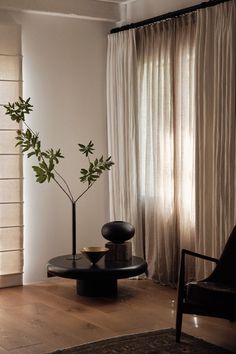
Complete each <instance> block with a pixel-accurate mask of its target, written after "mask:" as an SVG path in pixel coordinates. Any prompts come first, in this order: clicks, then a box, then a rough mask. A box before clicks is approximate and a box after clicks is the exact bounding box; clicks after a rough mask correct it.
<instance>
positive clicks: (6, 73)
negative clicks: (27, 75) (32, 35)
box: [0, 23, 23, 287]
mask: <svg viewBox="0 0 236 354" xmlns="http://www.w3.org/2000/svg"><path fill="white" fill-rule="evenodd" d="M20 36H21V35H20V27H19V26H18V25H16V24H12V23H1V24H0V287H6V286H16V285H21V284H22V272H23V191H22V182H23V181H22V178H23V171H22V155H21V153H20V150H19V148H18V149H16V148H15V144H16V141H15V139H14V137H15V135H16V130H17V129H19V125H18V124H16V123H14V122H12V121H11V120H10V119H9V117H8V118H7V117H6V116H5V109H4V107H3V105H4V104H6V103H8V102H13V101H15V100H17V99H18V97H19V96H20V95H21V91H22V79H21V37H20Z"/></svg>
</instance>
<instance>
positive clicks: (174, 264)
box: [108, 1, 236, 285]
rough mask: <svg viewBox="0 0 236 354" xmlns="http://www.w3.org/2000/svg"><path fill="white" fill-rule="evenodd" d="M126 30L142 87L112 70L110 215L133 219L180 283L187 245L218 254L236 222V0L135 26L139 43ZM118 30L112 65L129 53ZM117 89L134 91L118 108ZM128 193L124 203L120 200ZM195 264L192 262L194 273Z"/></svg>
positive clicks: (156, 267)
mask: <svg viewBox="0 0 236 354" xmlns="http://www.w3.org/2000/svg"><path fill="white" fill-rule="evenodd" d="M128 33H129V32H128V31H126V32H122V37H123V38H124V39H123V42H124V43H125V45H126V46H127V45H128V47H129V50H131V52H132V56H130V60H132V58H135V66H134V67H135V68H137V70H136V72H134V71H132V78H133V81H132V85H133V84H135V85H136V86H135V88H134V89H133V87H132V86H130V84H131V81H130V80H129V78H128V75H127V72H125V71H123V75H122V74H120V78H122V80H121V81H119V82H118V81H117V78H116V76H115V75H116V74H114V72H115V71H113V73H111V72H109V71H108V84H109V85H108V107H109V110H108V136H109V141H110V142H112V143H110V145H109V149H110V153H111V154H112V155H114V159H116V157H117V158H118V159H117V161H116V160H115V161H116V163H117V168H116V170H114V171H112V175H111V179H112V180H113V182H112V184H111V185H110V186H111V193H112V195H113V197H112V199H111V200H110V203H111V204H110V205H111V210H112V214H111V218H113V219H114V218H121V217H122V218H123V219H127V218H128V219H129V220H130V221H131V222H133V223H134V224H135V226H136V230H138V233H137V235H136V243H135V249H136V252H137V254H142V253H143V254H144V255H145V257H146V259H147V261H148V266H149V267H148V268H149V276H150V277H151V278H153V279H155V280H158V281H160V282H162V283H165V284H171V285H173V284H175V283H176V281H177V275H178V260H179V251H180V249H181V248H183V247H185V248H190V249H195V250H196V251H203V252H204V253H207V254H209V255H214V256H218V255H219V252H220V251H221V250H222V248H223V245H224V243H225V240H226V237H227V234H228V233H229V231H230V228H232V227H233V224H234V223H235V209H236V208H235V192H236V188H235V178H234V171H235V149H236V146H235V120H236V117H235V1H230V2H227V3H223V4H220V5H217V6H214V7H211V8H208V9H202V10H199V11H196V12H194V13H190V14H187V15H184V16H181V17H179V18H175V19H172V20H167V21H164V22H159V23H156V24H153V25H150V26H146V27H143V28H139V29H137V30H135V32H134V30H132V35H133V37H132V38H133V42H132V45H130V42H129V41H127V38H128V37H129V34H128ZM134 34H135V35H134ZM119 35H120V34H119V33H118V34H115V35H110V36H109V41H110V42H109V45H108V53H109V55H108V67H112V63H114V60H119V59H118V57H119V56H121V57H123V56H122V50H124V47H123V46H122V45H120V47H119V46H118V43H119V42H118V40H117V38H118V36H119ZM125 38H126V40H125ZM111 43H112V46H111ZM112 47H113V48H116V54H114V51H113V54H114V56H115V58H116V59H114V56H113V57H112V56H111V53H112ZM121 48H122V49H121ZM126 50H127V49H126ZM123 66H124V67H125V70H130V68H132V66H131V64H130V62H129V68H128V67H127V66H126V65H125V62H124V61H123ZM120 69H121V67H120ZM117 87H120V88H122V87H125V89H126V91H122V89H121V95H122V97H123V100H122V102H119V105H118V106H117V105H116V104H114V101H113V100H114V97H116V95H117V93H118V91H117ZM127 92H132V101H129V98H130V96H128V95H127V94H126V93H127ZM134 95H135V96H134ZM130 102H132V104H136V102H137V111H136V116H135V117H134V118H133V123H134V124H135V127H134V128H133V129H132V130H130V129H129V120H130V114H129V112H128V111H127V110H126V113H125V114H121V115H119V119H118V116H117V112H118V111H119V112H122V110H124V108H125V107H126V108H127V106H128V105H129V104H130ZM134 111H135V110H133V112H134ZM118 121H119V123H118ZM121 122H122V123H121ZM111 126H115V127H116V129H111ZM120 126H122V127H125V128H126V131H125V134H126V137H127V136H129V134H130V139H128V145H130V144H132V143H133V142H135V143H133V145H132V148H133V150H132V153H130V154H126V153H125V151H126V149H127V146H128V145H127V144H126V143H125V141H124V139H123V138H121V136H122V134H123V133H124V132H122V130H121V129H120ZM127 129H128V131H127ZM114 146H115V147H116V148H115V149H114V148H113V147H114ZM117 146H119V148H117ZM117 152H118V155H117V156H116V155H115V154H114V153H117ZM134 165H135V168H133V166H134ZM120 166H125V174H124V173H123V170H122V168H121V169H119V168H120ZM127 175H128V176H129V178H126V176H127ZM120 176H122V181H121V180H120ZM134 186H135V197H134V196H133V194H132V189H133V188H134ZM121 195H123V196H124V197H123V200H124V203H118V202H117V201H118V200H119V198H120V196H121ZM128 196H129V203H126V200H125V198H127V197H128ZM114 208H116V210H115V209H114ZM137 219H138V223H136V221H137ZM137 239H138V240H137ZM136 246H138V247H136ZM197 268H198V270H200V271H199V272H200V273H201V274H203V273H206V272H207V267H206V266H205V265H204V266H202V265H201V267H197ZM194 270H195V269H194V264H191V263H189V274H190V275H191V274H193V272H194Z"/></svg>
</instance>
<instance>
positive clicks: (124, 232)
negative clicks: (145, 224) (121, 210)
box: [101, 221, 135, 243]
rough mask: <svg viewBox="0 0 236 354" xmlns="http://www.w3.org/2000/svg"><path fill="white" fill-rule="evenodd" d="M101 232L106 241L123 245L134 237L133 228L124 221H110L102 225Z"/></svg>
mask: <svg viewBox="0 0 236 354" xmlns="http://www.w3.org/2000/svg"><path fill="white" fill-rule="evenodd" d="M101 232H102V236H103V237H104V238H105V239H106V240H109V241H111V242H114V243H123V242H125V241H128V240H130V239H131V238H132V237H133V236H134V233H135V228H134V227H133V225H131V224H130V223H128V222H126V221H111V222H108V223H107V224H104V225H103V227H102V230H101Z"/></svg>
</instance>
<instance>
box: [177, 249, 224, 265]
mask: <svg viewBox="0 0 236 354" xmlns="http://www.w3.org/2000/svg"><path fill="white" fill-rule="evenodd" d="M185 254H187V255H189V256H193V257H197V258H201V259H205V260H206V261H210V262H215V263H218V262H219V259H217V258H213V257H209V256H205V255H204V254H201V253H197V252H193V251H189V250H186V249H184V248H183V249H182V252H181V260H182V258H184V257H185Z"/></svg>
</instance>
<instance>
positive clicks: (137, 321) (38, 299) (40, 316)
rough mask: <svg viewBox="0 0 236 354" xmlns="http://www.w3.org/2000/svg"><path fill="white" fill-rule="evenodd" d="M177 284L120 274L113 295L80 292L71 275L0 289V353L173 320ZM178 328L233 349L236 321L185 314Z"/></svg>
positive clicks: (22, 352) (19, 353)
mask: <svg viewBox="0 0 236 354" xmlns="http://www.w3.org/2000/svg"><path fill="white" fill-rule="evenodd" d="M175 300H176V290H174V289H170V288H168V287H163V286H160V285H157V284H155V283H153V282H152V281H150V280H119V296H118V298H116V299H109V298H108V299H105V298H86V297H79V296H77V295H76V293H75V281H73V280H64V279H58V278H53V279H49V280H48V281H47V282H44V283H38V284H34V285H27V286H24V287H18V288H8V289H1V290H0V324H1V325H0V353H1V354H2V353H5V354H6V353H14V354H32V353H33V354H38V353H40V354H44V353H47V352H49V351H53V350H55V349H62V348H65V347H71V346H75V345H78V344H82V343H85V342H89V341H94V340H98V339H103V338H108V337H112V336H119V335H122V334H128V333H138V332H143V331H148V330H155V329H161V328H169V327H174V326H175V304H176V301H175ZM183 330H184V331H185V332H186V333H189V334H192V335H194V336H197V337H201V338H203V339H205V340H207V341H209V342H212V343H215V344H217V345H220V346H222V347H225V348H228V349H231V350H232V351H234V352H236V323H230V322H228V321H225V320H220V319H210V318H203V317H201V318H200V317H194V316H190V315H185V316H184V322H183Z"/></svg>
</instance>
